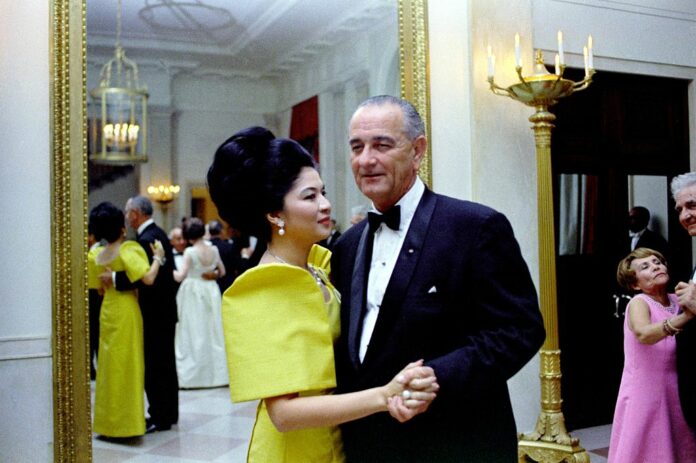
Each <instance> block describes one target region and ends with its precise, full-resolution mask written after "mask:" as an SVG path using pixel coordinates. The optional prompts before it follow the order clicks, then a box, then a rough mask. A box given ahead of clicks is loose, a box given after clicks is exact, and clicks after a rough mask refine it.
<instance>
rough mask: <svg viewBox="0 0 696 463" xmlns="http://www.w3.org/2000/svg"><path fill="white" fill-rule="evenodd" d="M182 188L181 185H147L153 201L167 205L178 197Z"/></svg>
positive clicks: (163, 205)
mask: <svg viewBox="0 0 696 463" xmlns="http://www.w3.org/2000/svg"><path fill="white" fill-rule="evenodd" d="M180 190H181V187H179V185H158V186H153V185H150V186H149V187H147V194H148V195H149V196H150V198H151V199H152V200H153V201H156V202H157V203H158V204H159V205H160V206H162V207H165V206H167V205H168V204H169V203H171V202H172V201H174V199H176V197H177V196H178V194H179V191H180Z"/></svg>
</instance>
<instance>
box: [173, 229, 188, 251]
mask: <svg viewBox="0 0 696 463" xmlns="http://www.w3.org/2000/svg"><path fill="white" fill-rule="evenodd" d="M169 243H170V244H171V245H172V247H173V248H174V249H176V250H177V252H179V253H183V252H184V249H186V240H185V239H184V233H183V232H182V231H181V228H175V229H173V230H172V231H171V233H170V237H169Z"/></svg>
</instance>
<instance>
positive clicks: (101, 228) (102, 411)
mask: <svg viewBox="0 0 696 463" xmlns="http://www.w3.org/2000/svg"><path fill="white" fill-rule="evenodd" d="M89 221H90V225H91V228H92V230H93V231H94V236H95V238H96V239H98V240H105V241H106V243H107V244H106V245H105V246H103V248H102V249H101V251H100V252H99V253H98V254H97V255H96V256H95V261H94V263H95V265H94V266H93V267H92V266H89V267H88V269H89V271H90V275H89V277H90V280H93V279H99V277H98V275H100V274H102V273H104V272H108V273H109V274H111V272H112V271H114V272H123V274H124V275H125V276H126V278H128V280H129V281H130V282H132V283H133V282H138V281H139V282H141V283H143V284H144V285H152V284H153V283H154V281H155V277H156V276H157V273H158V271H159V270H160V266H161V265H162V262H163V259H164V249H163V248H162V243H161V242H160V241H155V242H154V243H153V244H148V245H149V247H150V252H151V253H152V255H153V261H152V264H150V263H149V262H148V258H147V254H146V253H145V251H144V250H143V248H142V247H141V246H140V244H138V243H137V242H135V241H129V240H128V241H127V240H126V239H125V232H126V227H125V221H124V215H123V212H122V211H121V210H120V209H119V208H117V207H116V206H114V205H113V204H111V203H108V202H104V203H101V204H99V205H98V206H96V207H95V208H94V209H93V210H92V212H91V213H90V218H89ZM102 290H103V292H104V300H103V302H102V307H101V314H100V318H99V325H100V330H99V368H98V370H97V382H96V386H95V398H94V426H93V429H94V432H96V433H97V434H101V435H103V436H108V437H131V436H139V435H142V434H144V433H145V403H144V394H143V392H144V381H145V372H144V354H143V319H142V315H141V312H140V307H139V305H138V296H137V291H136V290H135V289H132V290H128V291H117V290H116V289H114V287H113V285H109V286H107V287H102Z"/></svg>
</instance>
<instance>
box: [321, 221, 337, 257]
mask: <svg viewBox="0 0 696 463" xmlns="http://www.w3.org/2000/svg"><path fill="white" fill-rule="evenodd" d="M340 237H341V232H340V231H338V228H336V219H331V233H330V234H329V236H327V237H326V238H325V239H323V240H321V241H319V243H317V244H319V245H320V246H324V247H325V248H326V249H329V250H331V249H333V248H334V246H335V245H336V241H337V240H338V239H339V238H340Z"/></svg>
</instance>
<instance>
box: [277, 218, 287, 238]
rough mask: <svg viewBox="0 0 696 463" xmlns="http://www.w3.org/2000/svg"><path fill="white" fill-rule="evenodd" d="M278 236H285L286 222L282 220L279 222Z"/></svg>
mask: <svg viewBox="0 0 696 463" xmlns="http://www.w3.org/2000/svg"><path fill="white" fill-rule="evenodd" d="M278 234H279V235H280V236H283V235H284V234H285V221H283V220H282V219H280V220H279V221H278Z"/></svg>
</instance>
